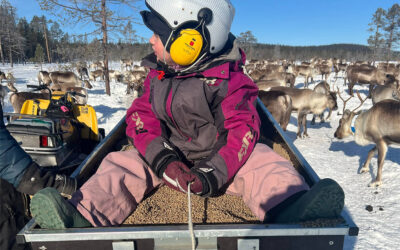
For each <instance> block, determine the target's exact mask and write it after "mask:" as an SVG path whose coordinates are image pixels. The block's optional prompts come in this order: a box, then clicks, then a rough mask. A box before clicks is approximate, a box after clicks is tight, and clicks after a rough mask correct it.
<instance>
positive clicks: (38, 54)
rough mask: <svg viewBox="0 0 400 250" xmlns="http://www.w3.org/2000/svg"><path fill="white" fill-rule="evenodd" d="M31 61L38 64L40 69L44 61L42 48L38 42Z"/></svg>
mask: <svg viewBox="0 0 400 250" xmlns="http://www.w3.org/2000/svg"><path fill="white" fill-rule="evenodd" d="M33 61H34V62H36V63H39V64H40V69H42V63H43V62H44V50H43V47H42V46H41V45H40V44H37V45H36V49H35V57H34V58H33Z"/></svg>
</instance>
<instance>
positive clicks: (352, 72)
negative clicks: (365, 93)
mask: <svg viewBox="0 0 400 250" xmlns="http://www.w3.org/2000/svg"><path fill="white" fill-rule="evenodd" d="M347 79H348V80H349V94H350V95H353V87H354V85H355V84H356V83H358V84H369V93H371V90H372V88H373V87H374V84H378V85H384V84H385V80H386V74H385V72H383V71H382V70H379V69H377V68H367V67H364V66H360V67H357V66H353V67H349V68H348V69H347Z"/></svg>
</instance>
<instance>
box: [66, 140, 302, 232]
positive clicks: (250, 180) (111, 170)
mask: <svg viewBox="0 0 400 250" xmlns="http://www.w3.org/2000/svg"><path fill="white" fill-rule="evenodd" d="M162 183H163V181H162V179H159V178H158V177H157V176H156V175H154V174H153V172H152V170H151V169H150V167H149V166H148V165H147V164H146V163H145V162H144V161H143V160H142V159H141V158H140V157H139V154H138V152H137V151H136V150H135V149H133V150H128V151H119V152H113V153H110V154H108V155H107V156H106V157H105V158H104V159H103V161H102V163H101V164H100V166H99V168H98V170H97V172H96V173H95V174H94V175H93V176H92V177H91V178H90V179H89V180H88V181H87V182H86V183H85V184H84V185H83V186H82V187H81V188H80V189H79V190H78V191H77V192H75V193H74V195H73V196H72V198H71V200H70V202H71V203H72V204H73V205H74V206H75V207H76V208H77V209H78V211H79V212H80V213H81V214H82V215H83V216H84V217H85V218H86V219H87V220H88V221H89V222H90V223H91V224H92V225H93V226H95V227H100V226H114V225H119V224H121V223H122V222H123V221H124V220H125V219H126V218H127V217H128V216H130V215H131V214H132V212H133V211H134V210H135V209H136V207H137V205H138V203H139V202H141V201H142V200H143V198H144V197H145V195H146V194H147V193H149V192H151V191H152V190H153V189H154V188H156V187H157V186H158V185H160V184H162ZM308 189H309V187H308V185H307V184H306V182H305V181H304V179H303V177H302V176H301V175H300V174H299V173H298V172H297V171H296V170H295V169H294V167H293V166H292V164H291V163H290V162H289V161H287V160H286V159H284V158H282V157H281V156H280V155H278V154H277V153H275V152H274V151H273V150H272V149H271V148H269V147H268V146H266V145H264V144H260V143H258V144H256V147H255V148H254V150H253V152H252V154H251V155H250V157H249V159H248V160H247V162H246V163H245V164H244V165H243V166H242V167H241V168H240V170H239V171H238V172H237V174H236V176H235V178H234V179H233V182H232V183H231V184H230V185H229V187H228V189H227V193H228V194H232V195H238V196H241V197H242V198H243V200H244V202H245V203H246V205H247V206H248V207H249V208H250V209H251V211H252V212H253V213H254V215H255V216H257V218H259V219H260V220H261V221H263V220H264V216H265V213H266V212H267V211H268V210H269V209H271V208H273V207H274V206H275V205H277V204H279V203H280V202H282V201H283V200H285V199H286V198H288V197H289V196H291V195H293V194H295V193H297V192H299V191H302V190H308Z"/></svg>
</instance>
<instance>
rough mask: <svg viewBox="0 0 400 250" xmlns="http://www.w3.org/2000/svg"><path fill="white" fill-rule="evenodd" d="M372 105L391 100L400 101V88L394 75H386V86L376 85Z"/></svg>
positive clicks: (372, 93) (372, 94) (372, 95)
mask: <svg viewBox="0 0 400 250" xmlns="http://www.w3.org/2000/svg"><path fill="white" fill-rule="evenodd" d="M371 98H372V103H373V104H375V103H377V102H380V101H382V100H386V99H390V100H396V101H400V87H399V85H398V83H397V81H396V79H395V77H394V76H393V75H386V81H385V85H376V86H375V87H374V89H373V90H372V92H371Z"/></svg>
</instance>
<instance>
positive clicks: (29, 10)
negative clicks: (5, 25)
mask: <svg viewBox="0 0 400 250" xmlns="http://www.w3.org/2000/svg"><path fill="white" fill-rule="evenodd" d="M9 1H10V3H11V4H12V5H13V6H14V7H16V8H17V15H18V17H25V18H26V19H27V20H28V22H29V21H30V20H31V19H32V17H33V16H34V15H43V14H45V15H46V13H44V12H42V11H41V10H40V7H39V4H38V3H37V1H36V0H9ZM216 1H217V0H216ZM231 1H232V3H233V5H234V6H235V8H236V15H235V19H234V22H233V24H232V29H231V31H232V33H233V34H235V35H239V34H240V33H241V32H245V31H248V30H250V31H251V32H252V33H253V35H254V36H255V37H256V38H257V40H258V42H260V43H270V44H281V45H299V46H308V45H325V44H334V43H354V44H364V45H365V44H367V39H368V36H369V33H368V31H367V29H368V23H369V22H370V21H371V18H372V15H373V14H374V13H375V11H376V9H377V8H379V7H380V8H383V9H388V8H390V7H391V6H392V5H393V4H394V3H396V2H397V3H399V1H398V0H397V1H395V0H330V1H328V0H302V1H300V0H264V1H261V0H231ZM48 19H52V17H51V16H48ZM53 19H54V18H53ZM134 28H135V29H136V31H137V33H138V35H140V36H143V37H145V38H146V39H147V38H149V37H150V36H151V32H150V31H148V30H147V28H146V27H145V26H143V25H137V26H136V27H134ZM62 29H63V30H64V31H68V32H69V33H71V32H74V31H76V30H79V31H82V30H85V29H87V30H90V27H74V28H71V27H69V26H63V27H62Z"/></svg>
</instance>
